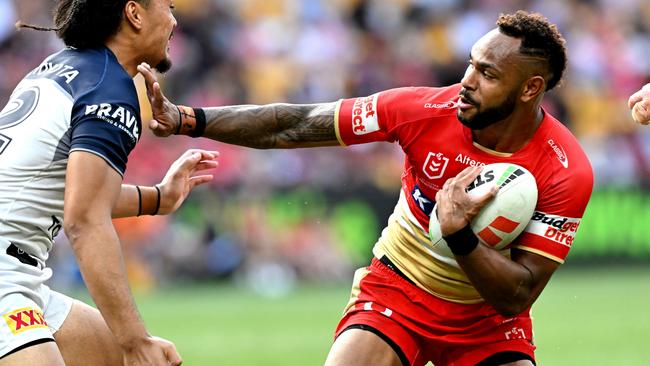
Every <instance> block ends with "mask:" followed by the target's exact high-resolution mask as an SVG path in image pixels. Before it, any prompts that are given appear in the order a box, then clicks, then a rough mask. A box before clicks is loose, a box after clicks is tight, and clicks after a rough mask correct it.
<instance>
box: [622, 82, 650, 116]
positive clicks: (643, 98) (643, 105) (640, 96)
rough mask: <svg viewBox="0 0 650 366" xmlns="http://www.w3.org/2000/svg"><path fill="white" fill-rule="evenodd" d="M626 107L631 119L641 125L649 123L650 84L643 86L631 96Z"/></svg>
mask: <svg viewBox="0 0 650 366" xmlns="http://www.w3.org/2000/svg"><path fill="white" fill-rule="evenodd" d="M627 106H628V107H629V108H630V110H631V111H632V118H634V120H635V121H636V122H637V123H639V124H642V125H647V124H649V123H650V84H646V85H644V86H643V87H642V88H641V89H639V91H637V92H636V93H634V94H632V95H631V96H630V98H629V99H628V101H627Z"/></svg>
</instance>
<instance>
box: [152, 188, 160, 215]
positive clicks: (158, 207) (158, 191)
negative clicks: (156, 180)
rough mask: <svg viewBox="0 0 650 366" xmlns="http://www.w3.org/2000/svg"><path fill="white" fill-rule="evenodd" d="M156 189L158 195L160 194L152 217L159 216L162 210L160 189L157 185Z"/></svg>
mask: <svg viewBox="0 0 650 366" xmlns="http://www.w3.org/2000/svg"><path fill="white" fill-rule="evenodd" d="M153 187H154V188H155V189H156V193H157V194H158V199H157V200H156V209H155V210H154V211H153V213H152V214H151V215H152V216H156V215H158V210H160V188H158V186H157V185H154V186H153Z"/></svg>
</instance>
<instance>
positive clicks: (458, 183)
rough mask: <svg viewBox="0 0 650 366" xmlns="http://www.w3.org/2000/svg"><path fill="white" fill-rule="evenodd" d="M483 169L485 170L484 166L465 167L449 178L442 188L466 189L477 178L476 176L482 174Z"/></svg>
mask: <svg viewBox="0 0 650 366" xmlns="http://www.w3.org/2000/svg"><path fill="white" fill-rule="evenodd" d="M482 170H483V167H482V166H470V167H467V168H465V169H463V170H462V171H461V172H460V173H458V174H457V175H456V176H455V177H454V178H450V179H447V181H446V182H445V184H444V185H443V187H442V189H443V190H449V189H455V190H460V189H462V190H463V191H465V188H467V186H468V185H469V184H470V183H472V182H473V181H474V180H475V179H476V177H478V175H479V174H481V171H482Z"/></svg>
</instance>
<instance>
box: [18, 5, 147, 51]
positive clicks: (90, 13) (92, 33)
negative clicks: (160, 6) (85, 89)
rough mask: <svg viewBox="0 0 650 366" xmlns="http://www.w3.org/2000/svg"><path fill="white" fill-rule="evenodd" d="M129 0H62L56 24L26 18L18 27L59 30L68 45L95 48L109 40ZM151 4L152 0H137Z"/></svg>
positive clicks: (115, 30)
mask: <svg viewBox="0 0 650 366" xmlns="http://www.w3.org/2000/svg"><path fill="white" fill-rule="evenodd" d="M128 1H129V0H59V1H58V3H57V6H56V8H55V10H54V28H48V27H40V26H35V25H31V24H24V23H22V22H18V23H16V27H18V28H31V29H35V30H43V31H55V32H56V34H57V36H58V37H59V38H61V39H62V40H63V42H64V43H65V44H66V46H72V47H75V48H94V47H99V46H101V45H103V44H105V43H106V41H107V40H108V39H109V38H110V37H111V36H113V35H115V34H116V33H117V32H118V31H119V29H120V24H121V22H122V19H123V17H124V7H125V6H126V3H127V2H128ZM134 1H136V2H138V3H140V4H142V5H143V6H145V7H146V6H148V5H149V2H150V0H134Z"/></svg>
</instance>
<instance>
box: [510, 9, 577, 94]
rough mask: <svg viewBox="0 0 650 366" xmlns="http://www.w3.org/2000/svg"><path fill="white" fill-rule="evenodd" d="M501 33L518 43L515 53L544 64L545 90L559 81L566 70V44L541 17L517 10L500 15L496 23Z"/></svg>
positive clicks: (555, 28)
mask: <svg viewBox="0 0 650 366" xmlns="http://www.w3.org/2000/svg"><path fill="white" fill-rule="evenodd" d="M497 26H498V27H499V31H501V33H503V34H505V35H507V36H510V37H515V38H519V39H521V47H520V48H519V52H521V53H522V54H524V55H528V56H533V57H538V58H542V59H545V60H546V67H547V71H548V75H550V76H549V78H548V80H546V90H547V91H548V90H551V89H553V88H554V87H555V86H556V85H557V84H558V83H559V82H560V80H562V75H563V74H564V70H565V69H566V64H567V55H566V46H565V44H566V41H565V40H564V37H562V34H560V32H559V31H558V30H557V27H556V26H555V24H552V23H550V22H549V21H548V19H546V18H545V17H544V16H543V15H542V14H539V13H529V12H526V11H523V10H519V11H517V12H515V13H514V14H501V15H500V16H499V19H498V20H497Z"/></svg>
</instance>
